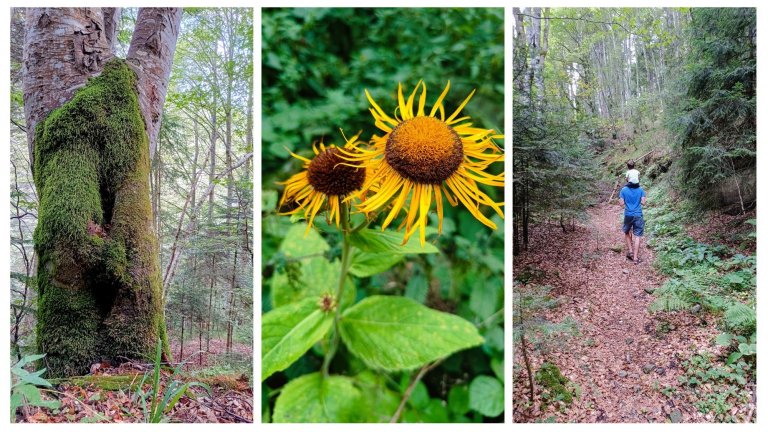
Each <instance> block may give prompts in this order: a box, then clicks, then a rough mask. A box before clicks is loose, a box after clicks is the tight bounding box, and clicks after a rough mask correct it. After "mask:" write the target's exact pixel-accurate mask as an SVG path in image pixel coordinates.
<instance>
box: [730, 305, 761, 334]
mask: <svg viewBox="0 0 768 432" xmlns="http://www.w3.org/2000/svg"><path fill="white" fill-rule="evenodd" d="M723 316H724V317H725V325H726V326H727V327H728V328H730V329H735V328H738V329H744V330H751V329H754V328H755V325H756V323H757V314H756V313H755V309H754V308H753V307H750V306H747V305H745V304H744V303H733V304H731V305H730V306H729V307H728V309H726V310H725V313H724V314H723Z"/></svg>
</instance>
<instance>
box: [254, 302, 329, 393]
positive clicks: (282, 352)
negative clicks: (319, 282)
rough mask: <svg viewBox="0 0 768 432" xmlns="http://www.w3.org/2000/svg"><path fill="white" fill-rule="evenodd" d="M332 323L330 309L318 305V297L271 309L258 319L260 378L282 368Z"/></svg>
mask: <svg viewBox="0 0 768 432" xmlns="http://www.w3.org/2000/svg"><path fill="white" fill-rule="evenodd" d="M332 324H333V313H331V312H325V311H323V310H322V309H321V308H320V304H319V299H306V300H304V301H302V302H300V303H295V304H292V305H289V306H283V307H281V308H278V309H273V310H271V311H269V312H267V313H266V314H264V316H263V317H262V321H261V338H262V339H261V380H262V381H264V380H265V379H267V378H269V376H270V375H272V374H273V373H275V372H278V371H281V370H284V369H285V368H287V367H288V366H290V365H291V364H292V363H293V362H295V361H296V360H298V359H299V357H301V356H302V355H303V354H304V353H305V352H307V351H308V350H309V349H310V348H312V345H314V344H315V343H316V342H317V341H319V340H320V339H322V338H323V336H325V334H326V333H327V332H328V330H329V329H330V328H331V325H332Z"/></svg>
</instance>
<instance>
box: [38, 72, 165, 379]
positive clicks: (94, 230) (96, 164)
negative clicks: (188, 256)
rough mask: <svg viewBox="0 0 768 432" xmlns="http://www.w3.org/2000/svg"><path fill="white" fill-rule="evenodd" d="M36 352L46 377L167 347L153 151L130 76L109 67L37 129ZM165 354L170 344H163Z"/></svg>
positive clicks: (130, 74) (79, 372)
mask: <svg viewBox="0 0 768 432" xmlns="http://www.w3.org/2000/svg"><path fill="white" fill-rule="evenodd" d="M35 185H36V187H37V190H38V194H39V197H40V210H39V223H38V226H37V229H36V230H35V247H36V250H37V253H38V257H39V263H38V287H39V307H38V309H39V312H38V324H37V339H38V350H39V351H40V352H43V353H47V354H48V355H47V356H46V358H45V361H46V366H47V367H48V370H49V376H68V375H78V374H82V373H84V372H85V371H87V369H88V367H89V365H90V364H91V363H92V362H95V361H98V360H102V359H109V358H115V357H117V356H124V357H128V358H141V357H144V356H149V357H150V358H151V354H152V352H153V347H154V346H155V343H156V340H157V337H161V338H163V341H164V342H165V338H166V337H165V323H164V321H163V309H162V308H163V304H162V285H161V281H160V269H159V263H158V245H157V239H156V236H155V233H154V232H153V231H152V223H151V221H152V209H151V206H150V202H149V143H148V138H147V134H146V132H145V129H144V121H143V119H142V116H141V112H140V111H139V105H138V99H137V92H136V76H135V74H134V73H133V71H132V70H131V69H130V68H129V67H128V66H127V65H126V64H125V62H124V61H123V60H120V59H113V60H110V61H109V62H107V64H106V65H105V66H104V70H103V72H102V74H101V75H100V76H98V77H95V78H92V79H91V80H89V82H88V84H87V85H86V86H85V87H84V88H82V89H80V90H79V91H78V92H77V93H76V94H75V96H74V97H73V98H72V100H70V101H69V102H67V103H65V104H64V105H62V106H61V107H59V108H57V109H56V110H54V111H52V112H51V113H50V115H49V116H48V117H47V118H46V119H45V121H43V122H40V123H39V124H38V125H37V128H36V131H35ZM166 347H167V343H166Z"/></svg>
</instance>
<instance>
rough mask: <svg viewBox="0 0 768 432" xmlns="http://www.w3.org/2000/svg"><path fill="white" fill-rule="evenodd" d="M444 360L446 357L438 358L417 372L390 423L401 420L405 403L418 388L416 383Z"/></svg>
mask: <svg viewBox="0 0 768 432" xmlns="http://www.w3.org/2000/svg"><path fill="white" fill-rule="evenodd" d="M443 360H445V359H439V360H436V361H434V362H433V363H430V364H428V365H424V366H423V367H422V368H421V369H420V370H419V373H417V374H416V377H414V378H413V381H411V383H410V384H408V388H407V389H405V393H403V399H402V400H401V401H400V405H399V406H398V407H397V411H395V414H394V415H393V416H392V418H391V419H389V422H390V423H397V422H398V421H399V420H400V416H401V415H402V414H403V410H404V409H405V404H406V403H408V399H410V398H411V393H413V389H414V388H416V384H418V383H419V381H421V379H422V378H424V375H426V374H427V372H429V371H431V370H432V369H434V368H435V367H437V365H439V364H440V363H442V362H443Z"/></svg>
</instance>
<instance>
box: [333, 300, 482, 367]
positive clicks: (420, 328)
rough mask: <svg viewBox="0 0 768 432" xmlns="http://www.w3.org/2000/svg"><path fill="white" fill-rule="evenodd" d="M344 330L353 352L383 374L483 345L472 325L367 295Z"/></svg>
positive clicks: (410, 302)
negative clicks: (383, 372)
mask: <svg viewBox="0 0 768 432" xmlns="http://www.w3.org/2000/svg"><path fill="white" fill-rule="evenodd" d="M340 328H341V337H342V339H343V340H344V343H345V344H346V345H347V347H348V348H349V350H350V351H352V353H353V354H355V355H356V356H357V357H359V358H360V359H361V360H363V361H364V362H365V363H366V364H367V365H368V366H370V367H372V368H377V369H384V370H403V369H414V368H417V367H419V366H422V365H424V364H425V363H428V362H431V361H434V360H437V359H440V358H443V357H446V356H448V355H450V354H453V353H454V352H456V351H459V350H463V349H466V348H470V347H473V346H477V345H480V344H481V343H483V338H482V337H481V336H480V334H479V333H478V332H477V329H476V328H475V326H474V325H472V324H471V323H470V322H469V321H466V320H464V319H463V318H460V317H458V316H456V315H451V314H448V313H444V312H439V311H436V310H433V309H430V308H428V307H426V306H424V305H421V304H419V303H417V302H415V301H413V300H411V299H407V298H403V297H394V296H373V297H368V298H366V299H364V300H363V301H361V302H360V303H358V304H356V305H354V306H352V307H351V308H349V309H347V310H346V311H345V312H344V314H343V316H342V319H341V326H340Z"/></svg>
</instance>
